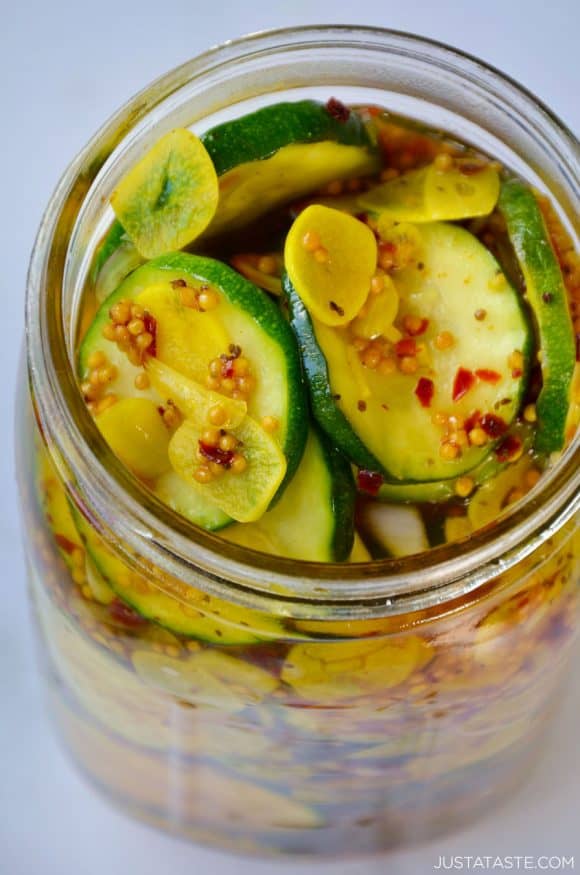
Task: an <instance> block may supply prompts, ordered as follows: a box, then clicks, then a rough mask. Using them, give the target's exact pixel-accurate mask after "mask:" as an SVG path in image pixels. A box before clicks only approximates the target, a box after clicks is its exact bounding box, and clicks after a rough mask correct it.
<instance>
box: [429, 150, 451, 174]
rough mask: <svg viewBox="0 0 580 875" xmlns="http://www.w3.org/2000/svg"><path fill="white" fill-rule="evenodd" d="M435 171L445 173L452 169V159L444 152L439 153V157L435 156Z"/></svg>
mask: <svg viewBox="0 0 580 875" xmlns="http://www.w3.org/2000/svg"><path fill="white" fill-rule="evenodd" d="M433 164H434V165H435V168H436V170H440V171H442V172H445V171H447V170H451V168H452V167H453V164H454V162H453V158H452V157H451V155H449V154H448V153H446V152H441V153H440V154H439V155H436V156H435V160H434V161H433Z"/></svg>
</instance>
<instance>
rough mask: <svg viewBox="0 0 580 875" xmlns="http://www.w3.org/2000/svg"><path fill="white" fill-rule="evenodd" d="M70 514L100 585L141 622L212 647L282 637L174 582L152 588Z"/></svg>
mask: <svg viewBox="0 0 580 875" xmlns="http://www.w3.org/2000/svg"><path fill="white" fill-rule="evenodd" d="M71 510H72V515H73V518H74V522H75V526H76V529H77V531H78V532H79V534H80V536H81V538H82V542H83V546H84V547H85V549H86V551H87V554H88V556H89V557H90V559H91V561H92V562H93V564H94V565H95V567H96V568H97V570H98V571H99V573H100V574H101V576H102V578H103V579H104V581H105V583H106V584H107V585H108V586H109V587H110V588H111V589H112V590H113V592H114V593H115V594H116V595H117V596H118V597H119V598H120V599H121V600H122V601H124V602H125V603H126V604H128V605H130V606H131V607H132V608H133V610H134V611H136V612H137V613H138V614H139V615H140V616H141V617H144V618H145V619H147V620H150V621H152V622H154V623H157V624H158V625H160V626H163V627H164V628H165V629H168V630H169V631H170V632H173V633H175V634H176V635H183V636H184V637H188V638H198V639H200V640H203V641H212V642H214V643H216V644H224V645H227V644H232V645H233V644H251V643H253V642H255V641H262V640H264V639H269V638H280V637H281V636H283V634H284V633H283V629H282V627H281V625H280V623H279V621H278V620H277V619H275V618H274V617H268V616H266V615H265V614H259V613H257V612H256V611H252V610H249V609H246V608H241V607H238V606H237V605H233V604H230V603H229V602H224V601H222V600H221V599H217V598H215V597H214V596H208V595H207V594H205V593H203V592H201V591H196V590H193V589H192V588H191V587H190V586H188V585H186V584H183V583H180V581H178V580H175V579H174V578H169V577H167V578H165V579H164V580H163V584H157V585H156V584H153V583H151V582H149V581H148V580H147V579H146V578H145V577H143V576H141V575H140V574H138V573H137V572H135V571H133V570H132V569H131V568H129V567H128V566H127V565H125V563H124V562H121V560H120V559H119V558H118V557H117V556H116V555H115V554H114V553H113V552H112V550H110V549H109V547H108V546H107V545H106V544H105V543H104V542H103V541H102V539H101V538H100V536H99V535H98V534H97V532H96V531H95V529H93V527H92V526H91V525H90V524H89V523H88V522H87V520H86V519H85V517H84V516H83V515H82V514H81V513H80V512H79V511H78V510H77V509H76V508H75V507H73V506H72V505H71Z"/></svg>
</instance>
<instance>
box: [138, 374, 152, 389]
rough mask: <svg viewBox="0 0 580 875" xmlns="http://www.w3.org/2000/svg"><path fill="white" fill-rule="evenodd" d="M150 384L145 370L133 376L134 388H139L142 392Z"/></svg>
mask: <svg viewBox="0 0 580 875" xmlns="http://www.w3.org/2000/svg"><path fill="white" fill-rule="evenodd" d="M150 385H151V381H150V379H149V377H148V375H147V374H146V373H145V371H143V372H142V373H140V374H137V376H136V377H135V388H136V389H140V390H141V391H142V392H144V391H145V390H146V389H148V388H149V386H150Z"/></svg>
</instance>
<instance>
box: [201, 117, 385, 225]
mask: <svg viewBox="0 0 580 875" xmlns="http://www.w3.org/2000/svg"><path fill="white" fill-rule="evenodd" d="M336 103H337V102H336ZM340 106H341V117H340V118H338V117H337V114H336V113H335V112H334V111H333V108H332V105H331V106H330V107H329V105H328V104H327V105H326V106H325V105H324V104H322V103H318V102H317V101H314V100H301V101H296V102H287V103H277V104H274V105H272V106H265V107H263V108H262V109H259V110H257V111H256V112H253V113H249V114H248V115H245V116H241V117H240V118H237V119H233V120H232V121H228V122H224V124H221V125H218V126H217V127H215V128H212V129H211V130H210V131H208V132H207V133H206V134H204V136H203V138H202V139H203V142H204V145H205V146H206V148H207V150H208V152H209V154H210V155H211V157H212V160H213V162H214V165H215V168H216V170H217V173H218V175H219V207H218V211H217V213H216V215H215V217H214V219H213V221H212V223H211V225H210V227H209V229H208V232H207V233H208V234H210V235H215V234H221V233H224V232H228V231H231V230H232V229H234V228H238V227H240V226H241V225H244V224H247V223H249V222H251V221H253V220H254V219H256V218H257V217H258V216H260V215H263V214H264V213H267V212H268V211H270V210H272V209H274V208H275V207H277V206H279V205H281V204H283V203H285V202H288V201H291V200H295V199H297V198H300V197H304V196H305V195H307V194H309V193H310V192H312V191H316V190H317V189H319V188H320V187H321V186H323V185H325V184H326V183H328V182H331V181H332V180H334V179H347V178H350V177H353V176H358V175H361V174H367V173H373V172H374V171H375V170H377V169H378V166H379V161H378V153H377V150H376V147H375V146H373V144H372V143H371V140H370V137H369V134H368V133H367V130H366V127H365V125H364V124H363V122H362V120H361V118H360V116H358V115H357V113H356V112H354V111H351V110H349V109H347V108H346V107H344V106H342V104H341V105H340Z"/></svg>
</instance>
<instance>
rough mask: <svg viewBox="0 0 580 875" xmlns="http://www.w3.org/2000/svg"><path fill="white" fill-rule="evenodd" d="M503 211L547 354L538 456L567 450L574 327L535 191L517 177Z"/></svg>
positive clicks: (505, 190)
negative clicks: (563, 448)
mask: <svg viewBox="0 0 580 875" xmlns="http://www.w3.org/2000/svg"><path fill="white" fill-rule="evenodd" d="M499 208H500V210H501V212H502V213H503V215H504V217H505V220H506V224H507V229H508V234H509V237H510V240H511V242H512V245H513V248H514V250H515V253H516V256H517V258H518V261H519V263H520V267H521V270H522V274H523V276H524V281H525V284H526V297H527V300H528V302H529V304H530V307H531V309H532V311H533V314H534V317H535V321H536V325H537V329H538V334H539V340H540V349H541V352H542V359H541V369H542V380H543V385H542V389H541V391H540V395H539V396H538V399H537V402H536V411H537V416H538V424H537V430H536V436H535V442H534V443H535V448H536V449H537V450H538V452H542V453H552V452H556V451H558V450H561V449H562V447H563V446H564V443H565V440H566V420H567V417H568V410H569V408H570V390H571V387H572V378H573V375H574V366H575V363H576V345H575V342H574V329H573V326H572V319H571V317H570V311H569V308H568V298H567V294H566V287H565V285H564V280H563V278H562V272H561V270H560V266H559V264H558V259H557V258H556V255H555V253H554V250H553V248H552V244H551V242H550V237H549V234H548V231H547V228H546V225H545V222H544V219H543V216H542V212H541V210H540V207H539V204H538V202H537V200H536V198H535V197H534V194H533V192H532V191H531V190H530V189H529V188H528V187H527V186H525V185H524V184H523V183H521V182H519V181H518V180H517V179H511V180H509V181H508V182H504V183H503V185H502V188H501V194H500V199H499Z"/></svg>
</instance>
